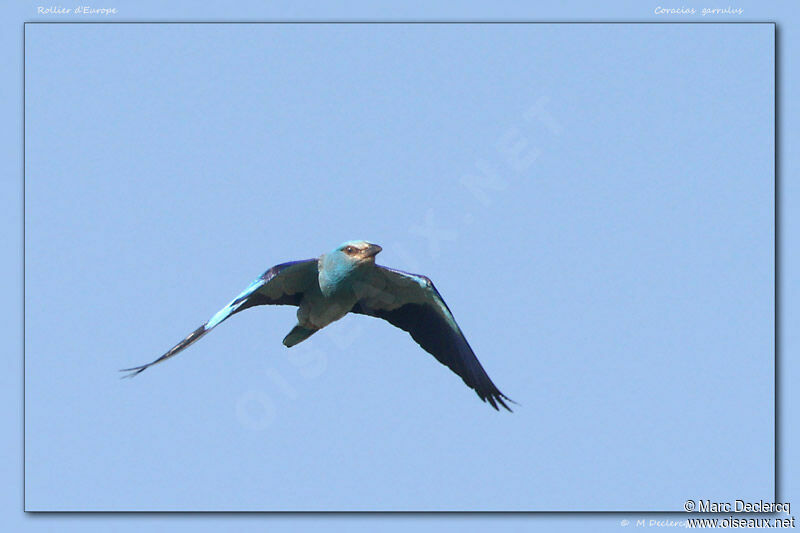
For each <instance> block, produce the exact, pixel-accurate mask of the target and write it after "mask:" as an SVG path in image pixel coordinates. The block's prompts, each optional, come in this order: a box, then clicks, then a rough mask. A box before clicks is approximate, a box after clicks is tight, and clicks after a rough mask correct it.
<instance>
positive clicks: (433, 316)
mask: <svg viewBox="0 0 800 533" xmlns="http://www.w3.org/2000/svg"><path fill="white" fill-rule="evenodd" d="M355 290H356V294H357V296H358V298H359V299H358V302H357V303H356V305H355V306H354V307H353V309H352V310H351V312H353V313H359V314H363V315H369V316H374V317H377V318H382V319H384V320H386V321H388V322H389V323H391V324H392V325H394V326H396V327H398V328H400V329H402V330H404V331H407V332H408V333H410V334H411V337H412V338H413V339H414V340H415V341H417V343H418V344H419V345H420V346H421V347H422V348H423V349H424V350H425V351H427V352H428V353H430V354H432V355H433V356H434V357H436V359H437V360H438V361H439V362H440V363H442V364H443V365H446V366H448V367H449V368H450V370H452V371H453V372H455V373H456V374H458V375H459V376H460V377H461V379H463V380H464V383H466V384H467V385H468V386H469V387H471V388H472V389H474V390H475V392H476V393H477V394H478V397H479V398H480V399H481V400H483V401H484V402H489V403H490V404H491V406H492V407H494V408H495V409H497V404H498V403H499V404H500V405H502V406H503V407H505V408H506V409H508V410H509V411H511V409H510V408H509V407H508V405H506V402H505V400H507V401H512V400H511V399H509V398H508V397H507V396H506V395H504V394H503V393H502V392H500V390H499V389H498V388H497V387H496V386H495V384H494V383H492V380H491V379H490V378H489V376H488V374H486V371H485V370H484V369H483V366H481V363H480V362H479V361H478V358H477V357H476V356H475V353H474V352H473V351H472V348H471V347H470V345H469V343H468V342H467V339H466V338H465V337H464V334H463V333H462V332H461V328H459V327H458V324H457V323H456V321H455V318H453V314H452V313H451V312H450V309H448V307H447V304H445V303H444V300H443V299H442V296H441V295H440V294H439V291H437V290H436V287H434V285H433V282H431V280H430V279H428V278H427V277H425V276H420V275H418V274H410V273H408V272H403V271H401V270H394V269H391V268H386V267H382V266H379V265H376V267H375V268H374V269H373V271H372V273H371V274H370V275H369V276H367V277H366V278H365V279H364V280H363V281H361V282H359V283H357V284H356V286H355Z"/></svg>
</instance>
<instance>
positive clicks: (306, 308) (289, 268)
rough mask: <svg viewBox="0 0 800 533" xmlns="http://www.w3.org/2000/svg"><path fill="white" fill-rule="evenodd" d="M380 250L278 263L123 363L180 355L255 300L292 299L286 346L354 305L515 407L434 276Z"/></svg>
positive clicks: (338, 251) (494, 401) (355, 248)
mask: <svg viewBox="0 0 800 533" xmlns="http://www.w3.org/2000/svg"><path fill="white" fill-rule="evenodd" d="M380 251H381V247H380V246H378V245H377V244H371V243H369V242H366V241H348V242H345V243H343V244H341V245H340V246H338V247H336V248H335V249H334V250H332V251H331V252H329V253H327V254H323V255H322V256H320V257H319V258H318V259H307V260H305V261H293V262H291V263H283V264H280V265H276V266H274V267H272V268H270V269H269V270H267V271H266V272H264V274H262V275H261V276H260V277H259V278H258V279H256V280H255V281H253V282H252V283H251V284H250V285H248V287H247V288H246V289H245V290H244V291H242V292H241V293H240V294H239V295H238V296H237V297H236V298H234V299H233V301H231V302H230V303H229V304H228V305H226V306H225V307H223V308H222V309H220V310H219V311H218V312H217V313H215V314H214V316H212V317H211V318H210V319H209V320H208V322H206V323H205V324H203V325H202V326H200V327H199V328H197V329H196V330H194V331H193V332H192V333H190V334H189V335H188V336H187V337H186V338H185V339H183V340H182V341H181V342H179V343H178V344H176V345H175V346H173V347H172V348H171V349H170V350H169V351H168V352H167V353H165V354H164V355H162V356H161V357H159V358H158V359H156V360H155V361H153V362H151V363H148V364H146V365H142V366H137V367H134V368H128V369H125V370H124V372H129V374H128V375H127V376H126V377H133V376H135V375H137V374H139V373H141V372H143V371H144V370H146V369H147V368H149V367H151V366H153V365H155V364H157V363H161V362H163V361H165V360H166V359H169V358H170V357H172V356H174V355H177V354H178V353H180V352H181V351H183V350H184V349H185V348H187V347H188V346H190V345H191V344H193V343H194V342H196V341H197V340H198V339H200V337H202V336H203V335H205V334H206V333H208V332H209V331H211V330H212V329H213V328H215V327H216V326H218V325H219V324H221V323H222V322H224V321H225V320H227V319H228V318H229V317H231V316H233V315H234V314H236V313H238V312H240V311H244V310H245V309H248V308H250V307H253V306H256V305H294V306H297V308H298V309H297V325H296V326H295V327H294V328H293V329H292V330H291V331H290V332H289V334H288V335H286V337H285V338H284V339H283V344H284V345H285V346H287V347H292V346H294V345H296V344H298V343H300V342H302V341H304V340H306V339H307V338H309V337H310V336H311V335H313V334H314V333H316V332H317V331H319V330H320V329H322V328H324V327H325V326H327V325H328V324H331V323H332V322H335V321H337V320H339V319H341V318H343V317H344V316H345V315H347V314H348V313H356V314H362V315H368V316H372V317H376V318H381V319H384V320H386V321H387V322H389V323H391V324H392V325H394V326H396V327H398V328H400V329H402V330H404V331H407V332H408V333H410V334H411V337H412V338H413V339H414V340H415V341H416V342H417V343H418V344H419V345H420V346H421V347H422V348H423V349H424V350H426V351H427V352H429V353H431V354H432V355H433V356H434V357H436V359H437V360H438V361H439V362H441V363H442V364H444V365H446V366H448V367H449V368H450V369H451V370H452V371H453V372H455V373H456V374H458V375H459V376H460V377H461V379H462V380H463V381H464V383H466V384H467V385H468V386H469V387H471V388H472V389H473V390H475V392H476V393H477V394H478V397H480V399H481V400H483V401H485V402H489V404H491V406H492V407H494V408H495V409H497V408H498V407H497V406H498V404H499V405H501V406H502V407H504V408H505V409H508V410H509V411H510V410H511V409H510V408H509V407H508V404H507V403H506V401H509V402H510V401H511V400H510V399H509V398H508V397H507V396H505V395H504V394H503V393H502V392H500V390H499V389H498V388H497V387H496V386H495V384H494V383H493V382H492V380H491V379H490V378H489V376H488V375H487V374H486V371H485V370H484V369H483V367H482V366H481V364H480V362H479V361H478V358H477V357H476V356H475V353H474V352H473V351H472V348H470V346H469V343H467V340H466V338H465V337H464V335H463V333H462V332H461V329H460V328H459V327H458V324H457V323H456V321H455V318H454V317H453V314H452V313H451V312H450V309H448V307H447V304H445V303H444V300H443V299H442V297H441V295H440V294H439V292H438V291H437V290H436V287H434V285H433V283H432V282H431V280H430V279H428V278H426V277H425V276H420V275H418V274H410V273H408V272H403V271H400V270H394V269H391V268H386V267H383V266H380V265H377V264H376V263H375V256H376V255H377V254H378V253H379V252H380Z"/></svg>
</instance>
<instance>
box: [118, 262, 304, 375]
mask: <svg viewBox="0 0 800 533" xmlns="http://www.w3.org/2000/svg"><path fill="white" fill-rule="evenodd" d="M316 275H317V260H316V259H306V260H304V261H292V262H289V263H282V264H280V265H275V266H274V267H272V268H270V269H269V270H267V271H266V272H264V273H263V274H262V275H261V276H260V277H259V278H258V279H256V280H255V281H253V282H252V283H251V284H250V285H248V286H247V288H246V289H245V290H243V291H242V292H241V293H240V294H239V295H238V296H237V297H236V298H234V299H233V300H232V301H231V302H230V303H229V304H228V305H226V306H225V307H223V308H222V309H220V310H219V311H217V312H216V313H215V314H214V316H212V317H211V318H210V319H209V320H208V322H206V323H205V324H203V325H202V326H200V327H199V328H197V329H196V330H194V331H193V332H191V333H190V334H189V335H187V336H186V338H185V339H183V340H182V341H181V342H179V343H178V344H176V345H175V346H173V347H172V348H170V350H169V351H167V353H165V354H164V355H162V356H161V357H159V358H158V359H156V360H155V361H152V362H150V363H147V364H146V365H141V366H135V367H133V368H125V369H123V370H121V371H120V372H129V374H127V375H125V376H123V377H133V376H136V375H138V374H140V373H141V372H144V371H145V370H147V369H148V368H150V367H151V366H153V365H155V364H158V363H161V362H164V361H165V360H167V359H169V358H170V357H173V356H175V355H177V354H178V353H180V352H182V351H183V350H185V349H186V348H188V347H189V346H191V345H192V344H194V343H195V342H197V341H198V340H199V339H200V338H201V337H202V336H203V335H205V334H206V333H208V332H209V331H211V330H212V329H214V328H215V327H217V326H218V325H219V324H220V323H222V322H224V321H225V320H226V319H227V318H228V317H230V316H232V315H235V314H236V313H238V312H240V311H244V310H245V309H248V308H250V307H253V306H256V305H300V301H301V300H302V298H303V294H304V292H305V291H306V290H308V288H309V287H310V286H311V284H312V283H314V280H315V279H316Z"/></svg>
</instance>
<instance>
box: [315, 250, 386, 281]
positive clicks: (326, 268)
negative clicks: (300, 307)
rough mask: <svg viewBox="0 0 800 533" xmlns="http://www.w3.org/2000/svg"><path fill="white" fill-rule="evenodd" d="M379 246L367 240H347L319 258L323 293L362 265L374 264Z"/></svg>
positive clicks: (358, 269)
mask: <svg viewBox="0 0 800 533" xmlns="http://www.w3.org/2000/svg"><path fill="white" fill-rule="evenodd" d="M380 251H381V247H380V246H378V245H377V244H372V243H369V242H367V241H347V242H345V243H343V244H341V245H340V246H337V247H336V248H334V249H333V250H331V251H330V252H328V253H327V254H325V255H323V256H322V257H320V258H319V259H320V260H319V275H320V288H321V289H322V292H323V293H325V292H326V290H328V289H329V288H331V287H337V286H341V285H340V284H341V283H342V282H343V281H344V280H346V279H348V278H349V277H350V275H351V274H354V273H355V272H357V271H360V270H361V268H362V267H368V266H374V265H375V256H376V255H378V252H380Z"/></svg>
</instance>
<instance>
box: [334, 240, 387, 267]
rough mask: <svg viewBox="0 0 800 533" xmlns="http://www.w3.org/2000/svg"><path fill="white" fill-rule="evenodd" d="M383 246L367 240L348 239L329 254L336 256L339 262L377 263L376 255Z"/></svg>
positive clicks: (355, 264) (354, 264)
mask: <svg viewBox="0 0 800 533" xmlns="http://www.w3.org/2000/svg"><path fill="white" fill-rule="evenodd" d="M382 249H383V248H381V247H380V246H378V245H377V244H372V243H370V242H367V241H347V242H345V243H342V244H341V245H339V246H338V247H336V249H335V250H333V251H332V252H331V253H330V254H328V255H329V256H335V258H336V260H337V262H342V263H346V264H351V265H353V266H358V265H362V264H369V263H375V256H376V255H378V253H380V251H381V250H382Z"/></svg>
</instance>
